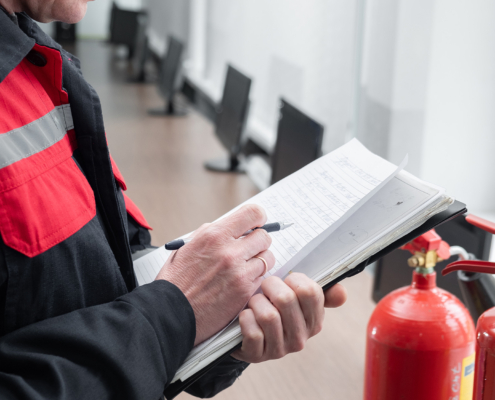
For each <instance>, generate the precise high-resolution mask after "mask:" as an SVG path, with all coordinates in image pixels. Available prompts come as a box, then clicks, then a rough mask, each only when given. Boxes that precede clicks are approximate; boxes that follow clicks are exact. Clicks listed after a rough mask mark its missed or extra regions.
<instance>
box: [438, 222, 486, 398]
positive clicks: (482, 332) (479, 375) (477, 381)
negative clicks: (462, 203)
mask: <svg viewBox="0 0 495 400" xmlns="http://www.w3.org/2000/svg"><path fill="white" fill-rule="evenodd" d="M466 221H468V222H470V223H471V224H473V225H476V226H477V227H479V228H481V229H484V230H486V231H488V232H490V233H492V234H495V224H494V223H492V222H489V221H486V220H484V219H482V218H479V217H476V216H474V215H468V217H467V218H466ZM452 271H468V272H472V273H480V272H481V273H488V274H495V263H490V262H488V261H472V260H462V261H457V262H454V263H452V264H449V265H448V266H447V267H446V268H445V269H444V270H443V271H442V274H443V275H446V274H448V273H449V272H452ZM480 289H481V290H483V291H485V292H486V291H491V293H478V294H477V297H476V298H475V299H478V300H481V299H482V298H483V297H487V296H490V297H493V291H494V290H495V287H493V285H492V287H487V286H486V285H484V286H483V287H481V286H480ZM477 303H478V304H481V303H483V301H477ZM494 399H495V307H492V308H490V309H489V310H488V311H485V312H484V313H483V314H482V315H481V316H480V317H479V319H478V324H477V328H476V362H475V371H474V394H473V400H494Z"/></svg>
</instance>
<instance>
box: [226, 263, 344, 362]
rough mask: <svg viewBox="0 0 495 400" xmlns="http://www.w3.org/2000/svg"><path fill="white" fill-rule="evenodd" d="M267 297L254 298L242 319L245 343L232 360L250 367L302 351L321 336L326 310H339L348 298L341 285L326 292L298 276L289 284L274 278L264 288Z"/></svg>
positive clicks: (241, 315)
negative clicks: (311, 339) (337, 308)
mask: <svg viewBox="0 0 495 400" xmlns="http://www.w3.org/2000/svg"><path fill="white" fill-rule="evenodd" d="M261 288H262V289H263V294H257V295H255V296H253V297H252V298H251V300H250V301H249V304H248V308H247V309H245V310H244V311H242V312H241V314H240V315H239V322H240V325H241V330H242V334H243V336H244V339H243V341H242V347H241V348H240V349H239V350H236V351H235V352H234V353H233V354H232V356H233V357H235V358H237V359H238V360H242V361H246V362H249V363H256V362H262V361H267V360H273V359H277V358H281V357H283V356H285V355H286V354H288V353H293V352H296V351H300V350H302V349H303V348H304V345H305V343H306V341H307V340H308V339H309V338H310V337H312V336H314V335H316V334H317V333H319V332H320V331H321V329H322V326H323V318H324V316H325V310H324V307H339V306H341V305H342V304H344V303H345V301H346V298H347V294H346V290H345V288H344V287H343V286H341V285H335V286H334V287H332V288H331V289H329V290H327V291H326V292H323V290H322V289H321V288H320V286H318V285H317V284H316V283H315V282H314V281H313V280H311V279H309V278H308V277H307V276H306V275H304V274H299V273H294V274H291V275H289V276H288V277H287V278H286V279H285V281H282V280H281V279H280V278H276V277H270V278H268V279H266V280H264V281H263V283H262V284H261Z"/></svg>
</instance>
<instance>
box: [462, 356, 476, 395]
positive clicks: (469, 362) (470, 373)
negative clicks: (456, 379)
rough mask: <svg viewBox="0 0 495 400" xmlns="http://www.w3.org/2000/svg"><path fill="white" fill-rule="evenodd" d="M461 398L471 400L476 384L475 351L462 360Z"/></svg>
mask: <svg viewBox="0 0 495 400" xmlns="http://www.w3.org/2000/svg"><path fill="white" fill-rule="evenodd" d="M461 371H462V374H461V387H460V389H461V390H460V392H459V400H471V399H472V398H473V386H474V353H473V354H471V355H470V356H469V357H466V358H464V359H463V360H462V370H461Z"/></svg>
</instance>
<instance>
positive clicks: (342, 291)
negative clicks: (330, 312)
mask: <svg viewBox="0 0 495 400" xmlns="http://www.w3.org/2000/svg"><path fill="white" fill-rule="evenodd" d="M346 300H347V289H346V288H345V287H344V286H342V285H341V284H339V283H338V284H337V285H335V286H333V287H331V288H330V289H328V290H326V291H325V307H327V308H336V307H340V306H341V305H342V304H344V303H345V302H346Z"/></svg>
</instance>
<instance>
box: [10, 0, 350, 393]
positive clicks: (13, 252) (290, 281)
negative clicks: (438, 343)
mask: <svg viewBox="0 0 495 400" xmlns="http://www.w3.org/2000/svg"><path fill="white" fill-rule="evenodd" d="M0 6H1V10H0V234H1V240H0V335H1V337H0V398H2V399H9V398H15V399H20V398H29V399H45V398H50V399H67V398H70V399H79V398H88V399H106V398H118V399H158V398H160V396H161V395H162V393H163V391H164V388H165V387H166V386H167V385H168V384H169V383H170V381H171V379H172V377H173V376H174V374H175V372H176V370H177V368H178V367H179V366H180V364H181V363H182V362H183V361H184V359H185V357H186V356H187V354H188V352H189V351H190V350H191V349H192V347H193V346H194V345H196V344H198V343H201V342H202V341H204V340H206V339H207V338H208V337H210V336H211V335H213V334H214V333H215V332H217V331H218V330H220V329H221V328H222V327H223V326H225V325H226V324H227V323H228V322H229V321H230V320H231V319H232V318H233V317H234V316H235V315H236V314H237V313H238V312H239V310H240V309H241V308H242V307H243V306H244V304H245V303H246V302H247V301H248V300H249V298H250V297H251V295H252V293H253V292H254V291H255V290H256V288H257V287H258V286H259V285H260V284H261V287H262V289H263V294H258V295H256V296H254V297H252V298H251V300H249V304H248V307H247V309H246V310H244V311H242V313H241V314H240V324H241V328H242V333H243V335H244V340H243V343H242V348H241V349H240V350H238V351H236V352H235V353H234V354H233V356H232V357H230V359H228V360H227V361H225V362H223V363H221V364H220V365H219V366H217V367H216V368H215V369H213V370H212V371H211V372H210V373H208V375H206V376H205V377H203V378H202V379H200V380H199V381H197V382H196V383H195V384H193V385H192V386H191V387H190V388H189V389H188V391H189V392H190V393H192V394H194V395H197V396H200V397H209V396H213V395H214V394H216V393H217V392H218V391H220V390H223V389H224V388H226V387H228V386H229V385H231V384H232V383H233V381H234V380H235V378H236V377H237V376H239V374H240V373H241V372H242V370H243V369H245V368H246V366H247V365H248V363H251V362H261V361H265V360H269V359H274V358H280V357H283V356H284V355H286V354H287V353H290V352H294V351H299V350H301V349H302V348H303V346H304V344H305V342H306V340H307V339H308V338H309V337H311V336H313V335H315V334H316V333H318V332H319V331H320V330H321V326H322V321H323V316H324V308H323V307H324V306H328V307H336V306H339V305H341V304H342V303H343V302H344V301H345V297H346V295H345V290H344V289H343V288H342V287H340V286H336V287H334V288H333V289H332V290H329V291H327V292H326V293H325V294H324V293H323V292H322V290H321V289H320V288H319V287H318V286H317V285H316V284H315V283H314V282H312V281H311V280H310V279H308V278H307V277H305V276H304V275H301V274H292V275H291V276H290V277H289V278H287V279H286V280H285V282H282V281H281V280H280V279H278V278H269V279H266V280H264V281H263V280H262V278H261V277H262V276H263V274H264V273H265V271H266V268H271V267H272V266H273V265H274V262H275V260H274V257H273V254H272V253H271V252H270V251H269V250H268V248H269V246H270V243H271V239H270V236H269V235H268V234H267V233H266V232H264V231H263V230H257V231H255V232H253V233H252V234H250V235H248V236H247V237H245V238H243V239H242V240H238V238H239V237H240V236H241V235H242V233H243V232H245V231H246V230H248V229H250V228H253V227H257V226H261V225H263V224H264V223H265V222H266V217H265V214H264V212H263V210H262V209H261V208H259V207H257V206H246V207H244V208H242V209H241V210H239V211H238V212H236V213H234V214H232V215H231V216H229V217H227V218H225V219H223V220H222V221H220V222H217V223H214V224H207V225H203V226H202V227H200V228H199V229H198V230H197V231H196V232H195V235H194V239H193V240H192V241H191V242H190V243H188V244H187V246H184V247H183V248H181V249H180V250H178V251H177V252H176V253H175V254H174V255H173V256H172V257H171V258H170V259H169V260H168V261H167V263H166V264H165V265H164V266H163V268H162V270H161V271H160V273H159V275H158V276H157V278H156V280H155V281H154V282H153V283H151V284H149V285H144V286H142V287H139V288H136V281H135V276H134V272H133V269H132V259H131V253H132V252H134V251H136V250H141V249H144V248H146V247H148V246H149V244H150V235H149V232H148V230H147V228H149V227H148V226H147V223H146V221H145V219H144V217H143V216H142V214H141V213H140V211H139V210H138V209H137V207H136V206H135V205H134V204H133V203H132V201H131V200H130V199H128V198H127V197H126V196H125V195H124V194H123V190H125V183H124V181H123V178H122V176H121V175H120V172H119V171H118V168H117V167H116V165H115V164H114V163H113V160H112V159H111V157H110V156H109V153H108V148H107V143H106V138H105V131H104V126H103V120H102V113H101V108H100V103H99V99H98V96H97V94H96V92H95V91H94V90H93V88H92V87H91V86H90V85H89V84H88V83H87V82H85V81H84V79H83V77H82V74H81V72H80V70H79V61H78V60H77V59H76V58H74V57H73V56H72V55H70V54H69V53H67V52H66V51H64V50H63V49H61V48H60V46H59V45H58V44H56V43H55V42H54V41H53V40H51V39H50V38H48V37H47V36H46V35H45V34H43V32H41V30H40V29H39V28H38V27H37V25H36V24H35V23H34V22H33V21H32V19H31V18H34V19H36V20H38V21H41V22H47V21H51V20H60V21H65V22H68V23H75V22H77V21H79V20H80V19H81V18H82V17H83V16H84V14H85V11H86V0H0Z"/></svg>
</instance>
